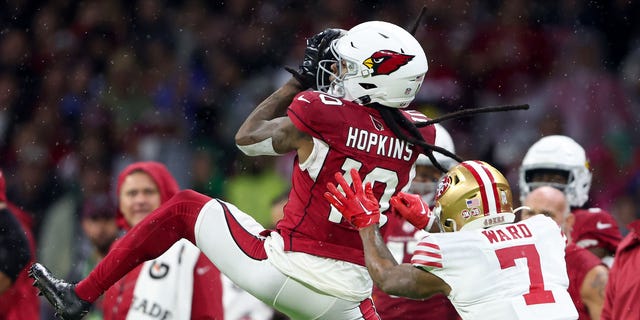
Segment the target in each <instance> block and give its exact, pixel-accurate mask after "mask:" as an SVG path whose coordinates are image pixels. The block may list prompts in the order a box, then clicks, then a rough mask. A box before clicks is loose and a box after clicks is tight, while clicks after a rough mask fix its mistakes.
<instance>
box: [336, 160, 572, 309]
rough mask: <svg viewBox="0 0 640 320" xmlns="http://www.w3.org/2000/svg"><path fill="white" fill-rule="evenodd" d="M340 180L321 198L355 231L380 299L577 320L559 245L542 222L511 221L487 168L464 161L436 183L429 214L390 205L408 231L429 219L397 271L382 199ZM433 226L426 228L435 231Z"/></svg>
mask: <svg viewBox="0 0 640 320" xmlns="http://www.w3.org/2000/svg"><path fill="white" fill-rule="evenodd" d="M350 175H351V179H352V181H353V187H352V186H350V185H349V184H348V183H347V182H346V180H345V179H344V177H343V176H342V175H341V174H339V173H337V174H336V179H337V181H338V184H339V187H340V189H341V190H338V188H337V187H336V186H335V185H333V184H331V183H329V184H328V185H327V188H328V190H329V192H327V193H326V194H325V198H326V199H327V200H328V201H329V202H330V203H331V204H332V205H333V206H334V207H336V208H337V209H338V210H339V211H340V212H341V213H342V215H343V216H344V217H345V218H346V219H347V220H348V221H350V222H351V223H352V224H353V225H354V226H355V227H356V228H357V229H359V232H360V237H361V238H362V242H363V245H364V250H365V260H366V265H367V268H368V270H369V273H370V274H371V277H372V278H373V280H374V281H375V283H376V285H378V287H380V288H381V289H382V290H383V291H385V292H387V293H389V294H393V295H398V296H405V297H410V298H415V299H421V298H426V297H430V296H431V295H433V294H436V293H443V294H445V295H447V296H448V298H449V299H450V300H451V302H452V304H453V305H454V306H455V308H456V310H457V311H458V313H459V314H460V316H461V317H462V318H463V319H577V318H578V314H577V312H576V309H575V307H574V306H573V303H572V301H571V298H570V297H569V294H568V292H567V287H568V285H569V280H568V277H567V271H566V266H565V262H564V247H565V240H564V238H563V236H562V234H561V231H560V228H559V227H558V225H557V224H556V223H555V222H554V221H553V220H551V219H550V218H548V217H545V216H543V215H539V216H535V217H533V218H531V219H528V220H526V221H522V222H518V223H514V222H513V221H514V218H515V215H514V213H513V209H512V198H511V189H510V187H509V183H508V182H507V180H506V179H505V177H504V176H503V175H502V174H501V173H500V172H499V171H498V170H496V169H495V168H493V167H492V166H490V165H489V164H487V163H485V162H481V161H465V162H462V163H460V164H459V165H457V166H455V167H453V168H452V169H451V170H449V172H448V173H447V174H446V175H445V176H444V177H443V178H442V179H441V181H440V183H439V185H438V190H437V193H436V199H435V208H434V210H433V212H431V211H430V210H429V206H428V205H427V204H425V203H424V202H423V201H422V200H420V198H419V197H418V196H413V197H411V196H410V195H407V194H404V195H405V196H404V197H401V198H400V197H393V198H392V200H391V205H392V206H394V207H395V208H396V210H398V211H399V212H400V213H401V214H402V215H403V216H404V217H405V218H406V219H407V220H408V221H410V222H412V223H413V224H414V225H416V224H418V225H424V221H425V220H427V221H429V220H433V221H435V223H438V224H439V225H440V228H441V230H442V231H444V232H443V233H428V234H427V235H426V236H425V237H424V238H422V240H421V241H420V243H419V244H418V247H417V248H416V251H415V252H414V256H413V258H412V260H411V263H410V264H409V263H405V264H398V263H397V262H396V261H395V260H394V258H393V256H392V255H391V253H390V252H389V250H388V249H387V247H386V246H385V244H384V242H383V240H382V238H381V236H380V232H379V229H378V221H379V217H380V211H379V205H378V201H377V200H376V199H375V197H374V196H373V193H372V192H371V190H372V185H371V183H367V184H366V185H365V186H364V187H363V185H362V182H361V180H360V179H359V176H358V173H357V172H356V171H354V170H352V171H351V172H350ZM431 224H432V223H431V221H429V223H427V225H431Z"/></svg>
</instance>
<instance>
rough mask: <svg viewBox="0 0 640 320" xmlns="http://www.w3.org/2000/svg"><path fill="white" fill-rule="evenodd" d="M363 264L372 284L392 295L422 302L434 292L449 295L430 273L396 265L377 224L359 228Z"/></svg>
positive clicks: (447, 288) (439, 281)
mask: <svg viewBox="0 0 640 320" xmlns="http://www.w3.org/2000/svg"><path fill="white" fill-rule="evenodd" d="M360 238H361V239H362V244H363V246H364V253H365V261H366V264H367V269H368V270H369V274H370V275H371V278H372V279H373V282H374V283H375V284H376V286H377V287H378V288H380V289H381V290H382V291H384V292H386V293H388V294H390V295H395V296H402V297H408V298H413V299H425V298H428V297H430V296H432V295H434V294H436V293H444V294H445V295H448V294H449V291H451V288H450V287H449V285H447V283H446V282H444V281H443V280H442V279H440V278H438V277H437V276H435V275H433V274H432V273H429V272H426V271H424V270H421V269H418V268H416V267H414V266H412V265H410V264H408V263H404V264H398V263H397V262H396V261H395V259H394V258H393V256H392V255H391V252H390V251H389V249H388V248H387V246H386V245H385V243H384V240H383V239H382V236H381V235H380V231H379V229H378V226H377V225H372V226H369V227H367V228H363V229H360Z"/></svg>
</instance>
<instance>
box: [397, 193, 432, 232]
mask: <svg viewBox="0 0 640 320" xmlns="http://www.w3.org/2000/svg"><path fill="white" fill-rule="evenodd" d="M389 203H391V207H392V208H393V209H394V210H395V211H396V212H398V213H399V214H400V215H401V216H402V217H403V218H405V219H406V220H407V221H409V223H411V224H412V225H413V226H414V227H416V228H418V229H422V230H427V231H429V229H431V226H433V222H434V221H435V220H436V219H435V216H434V214H433V213H432V212H431V209H429V205H428V204H426V203H425V202H424V201H422V198H420V196H419V195H417V194H410V193H404V192H400V193H398V195H396V196H393V197H391V199H390V200H389Z"/></svg>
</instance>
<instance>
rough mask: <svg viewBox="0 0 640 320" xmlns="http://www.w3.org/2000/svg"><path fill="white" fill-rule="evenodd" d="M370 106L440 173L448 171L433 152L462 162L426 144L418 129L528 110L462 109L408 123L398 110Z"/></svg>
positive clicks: (499, 108)
mask: <svg viewBox="0 0 640 320" xmlns="http://www.w3.org/2000/svg"><path fill="white" fill-rule="evenodd" d="M370 106H371V107H373V108H375V109H376V110H378V111H379V112H380V115H381V116H382V120H384V122H385V123H386V124H387V125H388V126H389V128H390V129H391V131H392V132H393V133H394V134H396V135H397V136H398V137H400V138H401V139H403V140H405V141H407V142H409V143H413V144H415V145H419V146H420V147H422V150H423V153H424V154H425V155H426V156H427V157H428V158H429V160H431V162H432V163H433V164H434V166H435V167H436V168H438V170H440V171H442V172H447V171H448V170H446V169H445V168H444V167H443V166H442V165H441V164H440V163H439V162H438V161H437V160H436V158H435V156H434V155H433V152H434V151H435V152H438V153H440V154H442V155H444V156H447V157H449V158H451V159H454V160H456V161H458V162H463V161H464V160H463V159H462V158H460V157H459V156H458V155H456V154H455V153H453V152H451V151H449V150H447V149H445V148H442V147H439V146H436V145H433V144H430V143H428V142H426V141H425V140H424V138H423V137H422V134H421V133H420V131H419V129H418V128H422V127H426V126H428V125H433V124H435V123H439V122H441V121H444V120H450V119H457V118H461V117H464V116H469V115H473V114H478V113H486V112H499V111H509V110H519V109H520V110H526V109H529V105H528V104H524V105H515V106H498V107H483V108H475V109H463V110H460V111H456V112H452V113H448V114H445V115H444V116H442V117H438V118H435V119H431V120H428V121H426V122H412V121H409V119H408V118H407V117H405V116H404V115H403V114H402V111H401V110H400V109H396V108H389V107H385V106H383V105H380V104H377V103H372V104H370Z"/></svg>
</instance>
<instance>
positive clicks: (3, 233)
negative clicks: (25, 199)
mask: <svg viewBox="0 0 640 320" xmlns="http://www.w3.org/2000/svg"><path fill="white" fill-rule="evenodd" d="M27 217H28V216H27V215H25V214H24V213H23V212H20V211H15V210H14V206H13V205H12V204H11V203H9V201H8V200H7V195H6V183H5V179H4V175H3V174H2V171H0V319H2V320H37V319H39V317H40V314H39V311H40V310H39V300H38V296H37V290H36V288H34V287H33V286H32V285H31V284H32V282H33V281H32V280H31V279H29V277H28V275H27V272H28V268H29V266H31V264H32V263H33V261H34V260H35V259H34V258H35V243H34V240H33V235H32V234H31V229H30V228H29V225H28V224H27V221H26V220H25V219H24V218H27Z"/></svg>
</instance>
